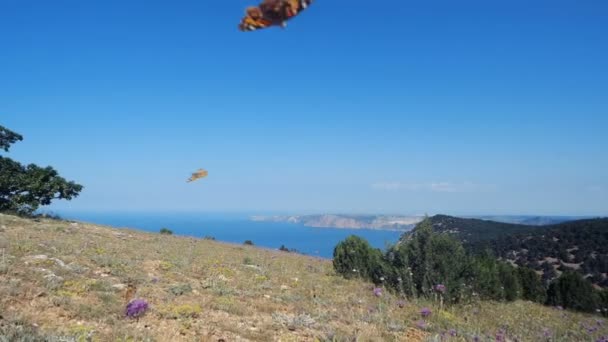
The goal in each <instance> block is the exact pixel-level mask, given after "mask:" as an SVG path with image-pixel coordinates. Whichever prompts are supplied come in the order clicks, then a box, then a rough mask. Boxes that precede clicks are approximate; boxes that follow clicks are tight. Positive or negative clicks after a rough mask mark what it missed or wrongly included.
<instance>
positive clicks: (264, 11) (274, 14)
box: [239, 0, 314, 31]
mask: <svg viewBox="0 0 608 342" xmlns="http://www.w3.org/2000/svg"><path fill="white" fill-rule="evenodd" d="M313 1H314V0H264V1H263V2H262V3H261V4H260V5H259V6H257V7H249V8H247V11H246V14H245V17H244V18H243V19H242V20H241V23H240V24H239V30H241V31H255V30H259V29H263V28H267V27H271V26H281V27H283V28H285V27H286V26H287V21H288V20H290V19H292V18H294V17H296V16H297V15H298V14H300V13H301V12H302V11H303V10H305V9H306V8H308V6H310V4H312V2H313Z"/></svg>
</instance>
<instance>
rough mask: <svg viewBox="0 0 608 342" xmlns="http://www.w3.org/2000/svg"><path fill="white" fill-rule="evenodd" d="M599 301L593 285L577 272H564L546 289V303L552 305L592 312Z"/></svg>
mask: <svg viewBox="0 0 608 342" xmlns="http://www.w3.org/2000/svg"><path fill="white" fill-rule="evenodd" d="M599 302H600V298H599V296H598V293H597V292H596V291H595V289H594V288H593V285H592V284H591V283H590V282H589V281H587V280H586V279H584V278H583V276H582V275H580V274H579V273H578V272H564V273H563V274H562V275H561V276H560V277H559V278H557V279H556V280H555V281H553V282H552V283H551V285H549V289H548V290H547V304H549V305H553V306H558V305H559V306H562V307H564V308H568V309H572V310H577V311H585V312H593V311H594V310H595V309H596V308H598V307H599Z"/></svg>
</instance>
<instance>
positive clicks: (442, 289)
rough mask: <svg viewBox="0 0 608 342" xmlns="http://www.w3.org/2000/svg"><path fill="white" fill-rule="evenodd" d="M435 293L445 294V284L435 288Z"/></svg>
mask: <svg viewBox="0 0 608 342" xmlns="http://www.w3.org/2000/svg"><path fill="white" fill-rule="evenodd" d="M434 289H435V291H437V292H439V293H444V292H445V285H443V284H437V285H435V286H434Z"/></svg>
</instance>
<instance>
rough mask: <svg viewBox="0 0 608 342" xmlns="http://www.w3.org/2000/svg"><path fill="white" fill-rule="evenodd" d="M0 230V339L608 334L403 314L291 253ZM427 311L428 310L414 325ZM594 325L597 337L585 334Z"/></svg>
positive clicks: (182, 240)
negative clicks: (144, 308) (137, 302)
mask: <svg viewBox="0 0 608 342" xmlns="http://www.w3.org/2000/svg"><path fill="white" fill-rule="evenodd" d="M0 227H2V232H0V238H1V239H3V240H4V241H5V242H4V245H5V249H6V253H5V257H4V259H3V260H2V259H0V262H1V263H2V265H0V315H1V317H2V318H0V323H1V324H0V341H2V340H3V339H2V338H3V337H2V336H5V337H6V336H10V337H9V339H10V340H14V339H13V338H14V336H24V335H26V334H31V335H32V336H34V335H36V334H37V336H47V337H53V336H54V337H58V336H64V337H65V336H71V337H74V338H75V340H76V341H79V340H82V341H86V340H92V341H219V340H221V339H223V340H224V341H440V340H442V338H441V334H442V333H445V334H446V338H449V339H451V340H453V341H471V340H473V338H474V336H478V337H480V340H494V339H495V335H496V334H497V333H500V332H501V329H502V330H503V331H504V332H505V334H506V335H507V337H508V338H509V339H512V340H514V339H517V340H518V341H539V340H552V341H595V340H596V339H597V338H598V337H599V336H603V335H608V330H607V327H606V325H607V324H608V323H603V321H601V322H599V323H598V322H596V321H595V320H596V317H592V316H586V315H581V314H576V313H570V312H564V311H559V310H556V309H552V308H547V307H543V306H540V305H536V304H532V303H526V302H516V303H509V304H503V303H489V302H487V303H475V304H470V305H462V306H457V307H453V308H449V309H446V310H439V308H438V307H437V306H436V305H435V304H434V303H431V302H424V301H421V302H417V301H416V300H410V301H407V300H406V301H407V302H406V303H405V305H404V306H403V305H402V306H403V307H400V305H398V304H397V303H398V301H399V300H401V299H400V298H397V296H395V295H392V294H388V293H386V292H385V293H384V294H383V295H382V296H381V297H375V296H374V295H373V292H372V285H371V284H369V283H364V282H361V281H355V280H352V281H350V280H345V279H343V278H341V277H339V276H336V275H335V273H334V271H333V268H332V265H331V262H330V261H327V260H321V259H317V258H312V257H306V256H301V255H296V254H290V253H283V252H279V251H271V250H264V249H260V248H256V247H250V246H240V245H231V244H224V243H220V242H215V241H210V240H204V239H193V238H186V237H176V236H167V235H160V234H153V233H145V232H138V231H132V230H124V229H114V228H110V227H102V226H96V225H90V224H83V223H69V222H63V221H53V220H39V221H33V220H25V219H20V218H16V217H12V216H5V215H0ZM0 258H1V256H0ZM132 298H142V299H145V300H146V301H148V302H149V303H150V310H149V311H148V312H147V314H146V315H145V316H143V317H142V318H140V319H139V320H133V319H127V318H125V317H124V309H125V304H126V302H127V301H128V300H129V299H132ZM424 306H426V307H429V308H431V310H432V311H433V313H432V315H431V316H430V317H429V318H427V319H426V320H425V321H424V322H420V321H421V320H422V318H421V317H420V314H419V311H420V309H421V308H422V307H424ZM15 322H16V323H15ZM422 323H424V324H423V325H425V327H422V328H421V327H419V326H418V325H419V324H422ZM583 324H585V325H586V326H583ZM591 326H593V327H596V328H597V330H596V331H592V332H591V333H589V332H588V329H587V328H589V327H591ZM450 329H454V332H455V333H456V336H450V335H449V331H450ZM591 330H592V329H591ZM545 335H546V336H545ZM15 340H16V338H15ZM32 340H36V339H35V338H33V339H32ZM444 340H445V339H444Z"/></svg>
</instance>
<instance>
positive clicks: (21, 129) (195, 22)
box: [0, 0, 608, 216]
mask: <svg viewBox="0 0 608 342" xmlns="http://www.w3.org/2000/svg"><path fill="white" fill-rule="evenodd" d="M251 4H253V3H251V2H250V1H245V0H235V1H230V2H214V3H201V2H198V1H193V0H184V1H182V2H180V3H179V4H176V3H174V2H168V1H161V0H159V1H147V2H141V1H127V2H125V1H118V0H109V1H104V2H73V1H64V2H59V3H57V2H33V3H30V2H23V1H8V2H7V1H5V2H2V3H1V4H0V44H1V46H2V50H3V51H2V53H0V125H3V126H5V127H7V128H8V129H11V130H13V131H16V132H18V133H20V134H22V135H23V136H24V141H22V142H18V143H16V144H15V145H14V146H13V147H12V148H11V151H10V153H6V154H5V153H2V155H3V156H7V157H9V158H13V159H15V160H17V161H20V162H22V163H36V164H38V165H41V166H46V165H51V166H53V167H55V168H56V169H57V170H58V171H59V173H60V174H61V175H62V176H64V177H65V178H67V179H68V180H74V181H76V182H77V183H79V184H82V185H84V190H83V191H82V193H81V195H80V196H79V197H78V198H76V199H74V200H72V201H71V202H66V201H57V202H56V203H54V204H53V205H52V206H50V207H45V208H43V210H45V211H106V212H107V211H147V212H151V211H183V212H186V211H189V212H192V211H204V212H216V213H221V212H251V213H264V212H277V213H282V212H283V213H295V214H306V213H317V214H319V213H347V214H354V213H360V214H392V213H402V214H403V215H409V214H408V213H415V214H424V213H429V214H431V213H441V214H448V215H460V216H462V215H542V216H547V215H548V216H555V215H559V216H605V215H607V214H608V177H606V175H607V174H608V158H606V151H608V134H606V127H608V101H607V96H606V90H607V87H606V85H607V84H608V44H606V37H608V22H607V21H606V15H607V14H608V2H606V1H600V0H591V1H586V2H571V1H561V0H559V1H548V0H539V1H535V2H533V3H530V2H529V1H522V0H516V1H511V2H507V3H498V2H487V1H481V0H468V1H462V2H458V3H454V2H452V1H448V0H437V1H432V2H423V3H418V2H403V1H398V2H397V1H391V2H388V3H386V4H387V5H388V6H389V7H390V10H389V11H385V12H384V13H383V15H381V16H376V17H371V18H370V17H369V10H370V9H369V6H370V3H363V2H356V1H355V2H349V3H348V6H346V5H345V3H342V2H331V1H321V0H318V1H316V2H315V4H314V5H313V6H311V7H310V8H309V9H308V10H307V11H306V12H305V13H303V14H302V15H301V16H299V17H297V18H296V19H294V20H293V21H292V22H290V24H289V26H288V27H287V29H285V30H282V29H268V30H264V31H259V32H246V33H244V32H239V31H238V30H237V28H236V26H237V24H238V22H239V21H240V19H241V16H242V14H243V11H244V9H245V7H246V6H248V5H251ZM360 22H365V23H366V24H365V25H358V24H357V23H360ZM198 168H205V169H207V170H208V171H209V176H208V177H207V178H204V179H201V180H199V181H197V182H194V183H186V179H187V178H188V177H189V176H190V173H191V172H194V171H195V170H197V169H198Z"/></svg>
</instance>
